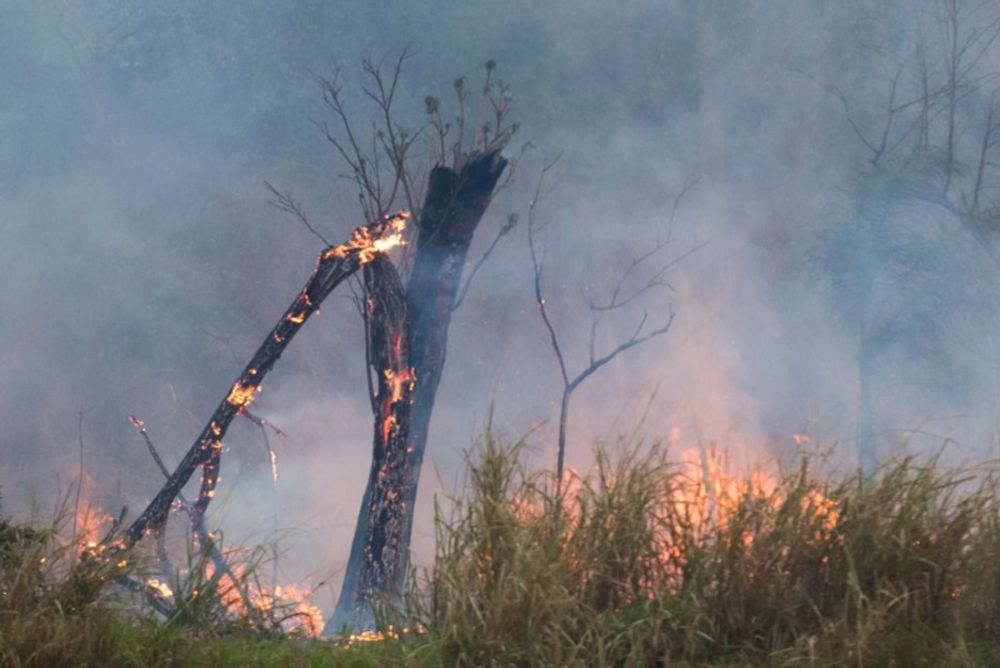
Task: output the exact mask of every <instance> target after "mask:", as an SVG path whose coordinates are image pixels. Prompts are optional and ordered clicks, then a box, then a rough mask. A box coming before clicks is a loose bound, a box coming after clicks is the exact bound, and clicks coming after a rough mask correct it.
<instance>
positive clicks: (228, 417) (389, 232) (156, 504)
mask: <svg viewBox="0 0 1000 668" xmlns="http://www.w3.org/2000/svg"><path fill="white" fill-rule="evenodd" d="M407 218H408V214H406V213H405V212H401V213H398V214H396V215H391V216H390V215H386V216H382V217H381V218H379V219H377V220H376V221H375V222H373V223H371V224H369V225H363V226H361V227H358V228H357V229H355V230H354V232H353V233H352V234H351V236H350V238H349V240H348V241H347V242H345V243H343V244H340V245H338V246H330V247H328V248H326V249H325V250H323V251H322V252H321V253H320V254H319V257H318V258H317V261H316V268H315V269H314V270H313V273H312V275H311V276H310V277H309V280H308V281H307V282H306V284H305V286H303V288H302V290H301V291H300V292H299V293H298V295H296V297H295V299H293V300H292V303H291V305H290V306H289V307H288V308H287V309H286V310H285V312H284V314H282V316H281V318H279V320H278V322H277V324H275V326H274V327H273V328H272V329H271V331H270V332H269V333H268V334H267V336H266V337H264V340H263V342H262V343H261V344H260V346H259V347H258V348H257V351H256V352H255V353H254V354H253V356H252V357H251V358H250V361H249V362H248V363H247V364H246V366H245V367H244V369H243V371H242V372H241V373H240V375H239V377H238V378H237V379H236V381H235V382H234V383H233V385H232V386H231V388H230V389H229V391H228V393H227V394H226V396H225V397H224V398H223V399H222V400H221V401H220V402H219V405H218V406H217V407H216V409H215V411H213V413H212V415H211V416H210V417H209V419H208V421H207V422H206V424H205V426H204V428H203V429H202V431H201V433H200V434H199V435H198V437H197V438H196V439H195V441H194V443H193V444H192V445H191V447H190V448H189V449H188V451H187V453H186V454H185V455H184V457H183V458H182V459H181V462H180V463H179V464H178V465H177V467H176V468H175V469H174V471H173V472H172V473H169V474H167V475H166V476H165V477H166V482H165V483H164V485H163V487H161V488H160V491H159V492H157V494H156V496H154V497H153V499H152V501H150V502H149V504H148V505H147V506H146V508H145V510H143V512H142V513H141V514H140V515H139V516H138V517H136V519H135V520H133V522H132V523H131V524H130V525H129V526H128V527H127V528H124V529H123V530H122V531H119V528H120V527H119V526H118V523H116V526H115V527H114V528H113V530H112V531H111V532H109V533H108V535H107V536H106V537H105V538H104V540H102V541H101V543H100V544H99V545H97V546H96V547H94V548H91V549H89V550H88V553H87V557H88V562H89V563H90V564H95V565H100V564H104V563H107V562H109V561H113V560H114V558H115V557H116V555H119V554H122V553H124V552H125V551H127V550H129V549H131V548H133V547H135V546H136V544H138V543H139V542H140V541H141V540H142V539H143V538H145V537H146V536H160V535H162V532H163V531H164V529H165V527H166V524H167V520H168V519H169V516H170V511H171V509H172V507H173V506H174V502H175V500H177V499H179V498H181V497H182V490H183V488H184V486H185V485H186V484H187V483H188V481H189V480H190V479H191V477H192V476H193V475H194V474H195V473H196V472H198V470H201V482H200V486H199V491H198V496H197V498H196V500H195V501H194V502H193V503H191V504H188V503H187V502H186V500H185V501H184V502H183V505H184V506H186V507H188V509H189V511H190V512H189V515H190V517H191V523H192V529H193V533H194V536H195V538H196V539H197V540H199V542H200V548H201V550H202V551H203V552H208V551H209V550H210V549H211V545H210V544H208V541H207V540H206V536H207V532H206V531H205V529H204V517H205V512H206V511H207V509H208V506H209V504H210V503H211V501H212V498H213V497H214V496H215V488H216V485H217V484H218V480H219V470H220V467H221V462H222V442H223V439H224V438H225V436H226V432H227V431H228V429H229V426H230V425H231V424H232V422H233V420H234V419H235V418H236V417H237V416H238V415H241V414H243V413H244V412H245V410H246V408H247V407H248V406H249V405H250V404H251V403H252V402H253V400H254V397H255V396H256V394H257V392H258V391H259V390H260V386H261V383H262V382H263V380H264V378H265V377H266V376H267V374H268V372H270V371H271V369H272V368H274V365H275V364H276V363H277V362H278V359H279V358H280V357H281V355H282V353H283V352H284V351H285V349H286V348H287V347H288V345H289V344H290V343H291V341H292V339H293V338H294V337H295V335H296V334H297V333H298V332H299V330H301V329H302V326H303V325H304V324H305V323H306V321H307V320H309V318H310V317H311V316H312V315H313V314H314V313H316V312H317V311H318V310H319V308H320V305H321V304H322V303H323V301H324V300H325V299H326V298H327V297H328V296H329V295H330V294H331V293H332V292H333V291H334V289H336V288H337V287H338V286H339V285H341V284H342V283H344V282H345V281H347V280H348V279H349V278H350V277H351V276H352V275H354V274H355V273H356V272H357V271H358V270H359V269H361V268H362V267H365V266H366V265H369V264H371V263H373V262H375V261H376V260H378V259H379V257H380V256H381V255H382V254H384V253H386V252H388V251H389V250H391V249H393V248H395V247H397V246H399V245H401V244H402V242H403V232H404V229H405V227H406V221H407ZM132 420H133V424H135V425H136V427H137V428H139V430H140V433H142V434H143V435H144V437H145V430H144V427H143V425H142V422H141V421H140V420H138V419H136V418H132ZM147 445H149V446H150V452H151V454H153V455H154V459H156V460H157V464H158V465H159V466H160V467H161V469H162V470H163V471H164V473H166V468H165V466H164V465H163V463H162V461H161V460H159V456H158V455H156V453H155V450H154V449H153V448H152V445H151V442H150V441H147Z"/></svg>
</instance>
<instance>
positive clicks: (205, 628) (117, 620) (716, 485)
mask: <svg viewBox="0 0 1000 668" xmlns="http://www.w3.org/2000/svg"><path fill="white" fill-rule="evenodd" d="M526 447H527V446H526V445H525V442H524V441H519V442H515V443H505V442H503V441H502V440H501V439H498V438H497V437H496V436H495V435H494V434H492V433H489V432H488V433H487V434H486V435H485V436H484V438H483V439H482V442H481V443H480V444H479V447H477V448H476V449H475V450H474V451H473V453H472V454H471V455H470V457H469V461H468V466H467V474H468V475H467V480H466V485H465V486H464V487H463V491H462V492H461V494H460V495H459V497H458V498H456V499H452V500H451V501H450V502H449V503H448V504H447V505H442V506H439V508H438V513H437V516H436V528H437V554H436V559H435V562H434V565H433V567H431V568H430V569H429V570H427V571H425V572H423V573H422V574H420V575H419V576H418V577H415V578H413V579H412V585H411V589H410V591H409V592H408V593H407V594H406V596H405V597H404V600H405V605H403V609H401V610H396V611H394V612H392V613H385V614H384V616H382V617H381V619H382V620H383V622H384V623H385V624H386V625H388V624H389V623H390V622H391V623H392V624H394V625H395V627H396V628H403V627H404V626H406V627H409V628H418V629H420V630H421V632H420V633H410V634H404V633H394V632H391V631H386V629H383V632H382V633H378V632H375V633H370V634H367V635H365V636H364V637H359V639H358V640H357V641H356V642H348V643H345V642H333V641H318V640H313V639H310V638H307V637H303V636H301V635H300V636H297V637H296V636H290V635H286V634H285V633H283V632H282V631H281V630H280V629H281V626H280V624H279V625H274V624H272V625H270V626H269V627H268V628H263V627H261V626H260V625H255V624H251V623H240V621H241V620H243V621H244V622H245V620H246V619H250V618H251V617H248V616H246V615H239V614H237V615H234V614H232V611H231V610H230V609H229V608H230V607H231V605H232V601H228V600H227V598H226V596H225V591H224V590H222V589H220V590H219V591H218V592H216V593H213V592H215V590H214V589H213V588H212V582H216V584H218V583H219V582H220V577H219V576H217V575H216V574H213V573H210V572H209V571H210V570H211V569H208V570H207V571H206V574H207V575H206V577H207V579H206V580H201V581H198V582H197V583H196V584H197V588H198V589H199V592H200V593H199V594H198V595H197V597H190V596H188V595H187V594H184V593H183V591H181V590H178V591H175V592H174V594H173V595H174V596H179V597H180V598H181V599H183V600H184V601H187V602H188V604H185V605H181V606H179V607H177V610H179V611H180V612H179V613H178V614H176V615H174V616H173V617H169V618H167V619H166V621H165V620H164V618H163V616H162V615H159V616H158V615H157V614H154V613H153V612H152V611H151V610H149V609H148V608H144V607H143V606H142V605H141V601H140V602H137V599H136V597H134V596H133V597H132V598H128V597H123V596H112V595H109V589H112V590H113V589H114V588H113V587H111V588H109V587H107V586H106V583H107V579H105V580H101V579H100V578H98V579H97V580H96V581H95V580H92V579H87V578H84V577H81V575H80V571H79V570H78V569H74V567H73V565H74V563H75V560H76V553H77V552H78V550H77V549H70V547H69V544H67V543H66V541H64V540H60V539H59V538H58V533H59V532H57V531H56V530H55V529H51V528H31V527H24V526H20V525H17V524H13V523H10V522H0V666H19V667H20V666H25V667H27V666H45V667H46V668H48V667H59V666H107V665H114V666H213V667H219V666H274V665H282V666H286V665H287V666H368V665H371V666H376V665H378V666H381V665H411V666H489V665H504V666H506V665H516V666H657V665H663V666H667V665H670V666H830V667H832V666H893V665H896V666H994V665H1000V621H998V620H1000V494H998V489H997V479H996V467H995V466H994V465H992V464H990V465H985V464H984V465H979V466H972V467H947V466H944V465H942V464H941V463H940V462H939V461H938V460H937V459H935V458H929V459H925V460H918V459H914V458H899V459H897V460H894V461H892V462H889V463H887V464H885V465H884V466H883V467H882V468H881V469H880V470H879V471H878V472H877V473H876V474H874V475H872V476H868V477H866V476H863V475H861V474H860V473H845V474H841V475H839V476H838V475H832V474H830V473H829V472H826V471H824V469H823V466H822V463H823V462H822V461H820V460H819V459H817V458H809V457H803V458H801V459H799V460H798V461H797V462H795V464H794V466H791V467H785V468H781V467H777V466H776V467H774V469H773V470H771V471H756V472H754V473H751V474H746V475H731V474H728V473H727V472H726V470H725V467H724V466H722V465H721V463H720V461H719V460H718V459H716V458H715V457H713V456H712V454H711V453H708V452H706V453H701V454H700V456H696V457H691V458H687V459H686V460H685V458H684V457H681V461H677V458H675V457H673V456H672V453H670V452H668V451H667V449H665V448H661V447H645V448H640V447H621V448H619V449H617V450H616V451H615V453H614V454H611V453H610V452H609V451H607V450H600V451H598V452H597V453H596V460H595V461H596V463H595V465H594V467H593V469H592V470H591V471H589V472H586V473H584V474H572V475H570V476H569V477H567V478H566V479H565V480H564V481H563V484H562V485H561V490H562V493H563V497H562V498H556V496H555V489H556V485H555V481H554V479H553V476H552V475H551V474H549V473H546V472H536V471H531V470H529V469H528V468H527V467H526V466H525V465H524V463H523V462H524V458H523V456H522V455H523V454H524V451H525V448H526ZM116 567H117V566H116ZM141 569H142V559H141V558H140V557H133V556H130V559H129V563H128V565H127V566H126V567H125V568H124V572H125V573H126V574H132V575H134V576H135V577H136V578H140V577H142V576H141ZM234 571H235V572H238V573H240V574H243V573H245V574H246V575H247V578H248V581H249V579H250V578H252V576H253V566H252V563H250V562H245V563H244V564H243V565H234ZM116 572H117V571H116ZM240 577H242V575H241V576H240ZM188 599H191V600H188ZM227 606H228V607H227ZM260 607H261V611H262V612H266V611H267V609H268V608H267V606H260ZM383 612H384V611H383ZM387 628H388V627H387ZM361 640H365V641H366V642H362V641H361Z"/></svg>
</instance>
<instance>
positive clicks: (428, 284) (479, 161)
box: [325, 149, 507, 633]
mask: <svg viewBox="0 0 1000 668" xmlns="http://www.w3.org/2000/svg"><path fill="white" fill-rule="evenodd" d="M506 166H507V160H506V159H504V158H503V157H502V156H501V155H500V149H493V150H486V151H481V152H473V153H471V154H470V155H467V156H466V157H465V159H464V160H463V161H461V162H460V163H459V164H458V165H457V166H456V167H454V168H453V167H448V166H444V165H438V166H436V167H435V168H434V169H433V170H432V171H431V174H430V177H429V179H428V183H427V194H426V196H425V198H424V203H423V207H422V208H421V213H420V216H419V218H418V220H417V226H418V233H417V241H416V252H415V256H414V260H413V268H412V271H411V273H410V277H409V281H408V284H407V285H406V287H405V289H404V288H403V285H402V283H401V282H400V281H399V278H398V275H397V274H396V272H395V270H394V269H392V267H391V265H390V264H389V262H388V261H386V260H384V259H379V260H378V261H376V262H375V263H373V264H372V265H371V266H370V267H368V268H366V274H365V278H366V288H367V290H366V291H367V300H366V304H365V308H366V309H367V317H368V322H369V346H370V348H369V349H370V354H369V362H370V364H371V367H372V370H373V372H374V373H375V375H376V378H377V381H378V389H377V394H376V396H375V400H374V401H373V410H374V413H375V426H374V435H373V456H372V467H371V470H370V474H369V478H368V484H367V487H366V490H365V495H364V498H363V500H362V505H361V510H360V512H359V514H358V524H357V526H356V528H355V532H354V538H353V540H352V543H351V552H350V557H349V560H348V564H347V569H346V571H345V575H344V584H343V587H342V588H341V593H340V598H339V600H338V602H337V607H336V610H335V611H334V614H333V617H332V618H331V619H330V620H329V621H328V622H327V626H326V629H325V632H326V633H335V632H337V631H339V630H340V629H341V628H343V627H344V626H350V627H352V628H354V629H360V628H370V627H371V626H372V625H373V624H374V621H375V615H374V609H373V605H374V604H377V602H379V601H380V600H384V601H386V602H390V601H391V599H392V597H393V596H394V595H397V594H399V593H401V591H402V588H403V586H404V580H405V575H406V570H407V565H408V548H409V544H410V536H411V533H412V529H413V509H414V503H415V501H416V498H417V489H418V483H419V480H420V469H421V465H422V463H423V458H424V452H425V450H426V447H427V439H428V435H429V430H430V423H431V415H432V413H433V410H434V400H435V397H436V395H437V389H438V385H439V383H440V381H441V374H442V372H443V370H444V364H445V358H446V355H447V346H448V327H449V325H450V324H451V316H452V313H453V311H454V309H455V303H456V299H457V296H458V293H459V289H460V284H461V280H462V271H463V268H464V266H465V263H466V257H467V255H468V252H469V247H470V245H471V244H472V240H473V237H474V236H475V232H476V228H477V227H478V225H479V222H480V220H481V219H482V216H483V214H484V213H485V211H486V208H487V206H488V205H489V202H490V198H491V197H492V195H493V192H494V190H495V188H496V187H497V182H498V180H499V178H500V176H501V174H502V173H503V171H504V169H505V168H506Z"/></svg>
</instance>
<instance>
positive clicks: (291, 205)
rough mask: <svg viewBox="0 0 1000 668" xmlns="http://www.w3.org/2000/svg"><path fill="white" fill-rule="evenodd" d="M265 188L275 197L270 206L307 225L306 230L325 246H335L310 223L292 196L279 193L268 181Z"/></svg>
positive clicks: (269, 202) (269, 201) (270, 201)
mask: <svg viewBox="0 0 1000 668" xmlns="http://www.w3.org/2000/svg"><path fill="white" fill-rule="evenodd" d="M264 187H265V188H267V189H268V191H269V192H270V193H271V194H272V195H273V196H274V199H272V200H268V202H267V203H268V204H270V205H271V206H273V207H274V208H276V209H278V210H279V211H284V212H285V213H287V214H290V215H291V216H294V217H295V218H296V220H298V221H299V222H300V223H302V224H303V225H305V226H306V229H307V230H309V231H310V232H312V233H313V235H314V236H315V237H316V238H317V239H319V240H320V241H322V242H323V245H324V246H332V245H333V244H332V243H330V242H329V241H328V240H327V238H326V237H324V236H323V235H322V234H320V233H319V231H318V230H317V229H316V228H315V227H313V226H312V223H310V222H309V218H308V217H307V216H306V214H305V212H304V211H303V210H302V207H301V206H300V205H299V203H298V202H296V201H295V200H294V199H292V196H291V195H288V194H286V193H283V192H281V191H279V190H278V189H277V188H275V187H274V186H272V185H271V184H270V183H268V182H267V181H264Z"/></svg>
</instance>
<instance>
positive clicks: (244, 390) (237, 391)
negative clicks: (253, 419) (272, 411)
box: [216, 380, 258, 436]
mask: <svg viewBox="0 0 1000 668" xmlns="http://www.w3.org/2000/svg"><path fill="white" fill-rule="evenodd" d="M257 390H258V388H256V387H254V386H253V385H244V384H243V382H242V381H239V380H238V381H236V384H235V385H233V389H232V390H231V391H230V392H229V396H228V397H226V401H228V402H229V403H231V404H232V405H233V406H239V407H240V408H245V407H246V406H249V405H250V404H251V403H253V400H254V395H255V394H256V393H257ZM216 436H218V434H216Z"/></svg>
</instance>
